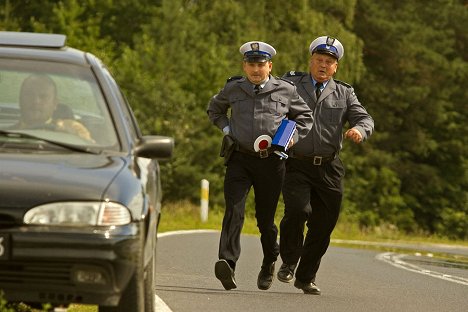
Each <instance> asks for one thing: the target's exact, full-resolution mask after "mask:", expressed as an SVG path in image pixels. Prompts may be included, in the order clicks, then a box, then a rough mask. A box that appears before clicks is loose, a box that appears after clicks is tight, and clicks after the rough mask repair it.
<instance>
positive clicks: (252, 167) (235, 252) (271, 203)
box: [219, 152, 285, 268]
mask: <svg viewBox="0 0 468 312" xmlns="http://www.w3.org/2000/svg"><path fill="white" fill-rule="evenodd" d="M284 172H285V162H284V160H281V159H279V157H277V156H276V155H271V156H270V157H268V158H257V157H255V156H252V155H249V154H244V153H241V152H234V153H233V154H232V156H231V158H230V160H229V162H228V164H227V168H226V174H225V177H224V198H225V202H226V211H225V214H224V219H223V228H222V230H221V239H220V242H219V259H225V260H227V261H228V262H229V264H231V265H232V266H233V267H234V268H235V263H236V262H237V260H238V259H239V256H240V252H241V246H240V235H241V231H242V226H243V224H244V214H245V203H246V199H247V195H248V193H249V191H250V189H251V188H252V187H253V190H254V194H255V218H256V219H257V226H258V229H259V230H260V235H261V236H260V241H261V244H262V250H263V262H264V263H270V262H274V261H276V259H277V258H278V254H279V246H278V243H277V236H278V228H277V227H276V225H275V223H274V218H275V212H276V206H277V203H278V199H279V196H280V194H281V188H282V185H283V180H284Z"/></svg>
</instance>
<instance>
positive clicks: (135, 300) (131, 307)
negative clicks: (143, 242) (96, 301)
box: [99, 255, 145, 312]
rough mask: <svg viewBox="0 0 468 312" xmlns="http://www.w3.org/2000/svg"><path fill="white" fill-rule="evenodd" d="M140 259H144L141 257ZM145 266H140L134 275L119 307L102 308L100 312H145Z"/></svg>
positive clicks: (121, 298)
mask: <svg viewBox="0 0 468 312" xmlns="http://www.w3.org/2000/svg"><path fill="white" fill-rule="evenodd" d="M140 257H142V256H141V255H140ZM143 273H144V270H143V264H141V265H139V266H138V268H136V270H135V272H134V273H133V276H132V278H131V279H130V282H129V283H128V285H127V288H125V291H124V292H123V294H122V297H120V301H119V305H118V306H116V307H106V306H100V307H99V312H130V311H132V312H133V311H135V312H145V310H144V309H145V307H144V304H145V298H144V296H145V284H144V275H143Z"/></svg>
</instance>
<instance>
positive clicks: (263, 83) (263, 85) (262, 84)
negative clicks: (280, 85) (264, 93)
mask: <svg viewBox="0 0 468 312" xmlns="http://www.w3.org/2000/svg"><path fill="white" fill-rule="evenodd" d="M269 80H270V77H267V79H265V80H264V81H263V82H262V83H261V84H259V86H260V90H261V89H263V88H264V87H265V85H266V84H267V82H268V81H269ZM254 86H255V85H254Z"/></svg>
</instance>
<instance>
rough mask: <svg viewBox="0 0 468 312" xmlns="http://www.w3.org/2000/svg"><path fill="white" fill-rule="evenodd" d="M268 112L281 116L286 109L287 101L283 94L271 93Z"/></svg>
mask: <svg viewBox="0 0 468 312" xmlns="http://www.w3.org/2000/svg"><path fill="white" fill-rule="evenodd" d="M268 105H269V106H268V108H269V110H270V113H272V114H273V115H277V116H283V115H285V114H286V113H287V111H288V101H287V99H286V98H285V97H284V96H281V95H278V94H275V93H272V94H271V95H270V102H269V103H268Z"/></svg>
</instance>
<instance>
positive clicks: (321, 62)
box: [309, 53, 338, 82]
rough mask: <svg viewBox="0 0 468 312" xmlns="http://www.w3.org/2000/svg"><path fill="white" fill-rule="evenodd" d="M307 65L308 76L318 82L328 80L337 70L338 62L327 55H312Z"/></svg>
mask: <svg viewBox="0 0 468 312" xmlns="http://www.w3.org/2000/svg"><path fill="white" fill-rule="evenodd" d="M309 65H310V74H311V75H312V77H313V78H314V79H315V80H316V81H318V82H324V81H327V80H329V79H330V78H331V77H332V76H333V75H334V74H335V73H336V70H337V69H338V61H337V60H336V58H334V57H333V56H331V55H328V54H319V53H314V54H312V56H311V57H310V64H309Z"/></svg>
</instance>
